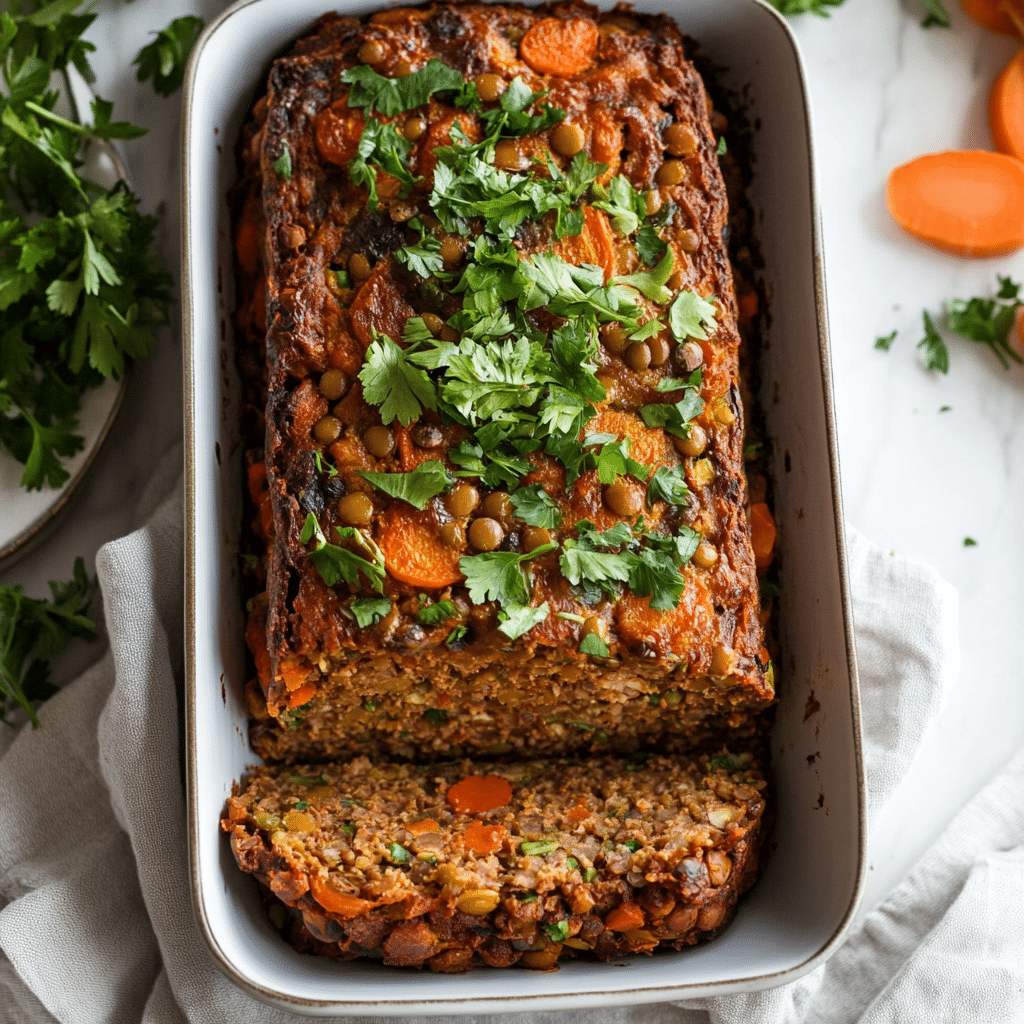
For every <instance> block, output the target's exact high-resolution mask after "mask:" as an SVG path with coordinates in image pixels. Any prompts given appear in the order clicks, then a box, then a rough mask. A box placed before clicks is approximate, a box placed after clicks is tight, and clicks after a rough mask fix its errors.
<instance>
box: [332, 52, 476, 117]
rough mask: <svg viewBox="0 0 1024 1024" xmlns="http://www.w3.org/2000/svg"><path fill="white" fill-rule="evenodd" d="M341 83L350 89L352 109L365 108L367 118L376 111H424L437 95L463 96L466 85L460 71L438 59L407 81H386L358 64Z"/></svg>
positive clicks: (367, 67) (346, 74) (401, 79)
mask: <svg viewBox="0 0 1024 1024" xmlns="http://www.w3.org/2000/svg"><path fill="white" fill-rule="evenodd" d="M341 80H342V81H343V82H345V83H346V84H347V85H349V86H351V88H350V89H349V93H348V105H349V106H350V107H362V108H363V109H365V110H366V112H367V114H369V113H371V112H372V111H373V110H374V109H375V108H376V109H377V110H379V111H380V112H381V113H382V114H385V115H387V116H391V115H394V114H401V113H402V112H403V111H405V110H412V109H414V108H415V107H422V106H423V104H424V103H426V102H427V100H429V99H430V97H431V96H433V94H434V93H436V92H461V90H462V87H463V85H464V83H465V79H464V78H463V77H462V75H461V74H460V73H459V72H458V71H455V70H454V69H453V68H450V67H447V66H446V65H445V64H442V63H441V61H439V60H438V59H437V58H436V57H432V58H431V59H430V60H429V61H427V63H426V66H425V67H422V68H420V69H419V70H418V71H414V72H413V73H412V74H411V75H406V76H405V77H404V78H385V77H384V76H383V75H380V74H378V73H377V72H376V71H374V70H373V68H372V67H370V66H369V65H368V64H357V65H356V66H355V67H352V68H346V69H345V70H344V71H342V73H341Z"/></svg>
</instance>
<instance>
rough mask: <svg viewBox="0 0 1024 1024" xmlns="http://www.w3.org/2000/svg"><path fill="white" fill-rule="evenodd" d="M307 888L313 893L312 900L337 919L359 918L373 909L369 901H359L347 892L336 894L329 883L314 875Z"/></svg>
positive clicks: (336, 891)
mask: <svg viewBox="0 0 1024 1024" xmlns="http://www.w3.org/2000/svg"><path fill="white" fill-rule="evenodd" d="M309 888H310V890H311V891H312V893H313V899H315V900H316V901H317V903H319V904H320V906H321V907H323V908H324V910H329V911H330V912H331V913H332V914H337V915H338V916H339V917H360V916H362V915H363V914H366V913H368V912H369V911H370V910H371V908H372V907H373V904H372V903H371V902H370V901H369V900H363V899H360V898H359V897H358V896H352V895H350V894H349V893H347V892H338V890H337V889H335V888H334V886H333V885H331V883H330V882H328V881H325V880H324V879H322V878H321V877H320V876H319V875H314V876H313V877H312V878H311V879H310V880H309Z"/></svg>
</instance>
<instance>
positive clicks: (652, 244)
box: [636, 224, 668, 267]
mask: <svg viewBox="0 0 1024 1024" xmlns="http://www.w3.org/2000/svg"><path fill="white" fill-rule="evenodd" d="M636 251H637V253H638V254H639V256H640V259H642V260H643V261H644V263H646V264H647V266H649V267H653V266H654V264H655V263H657V262H658V261H659V260H660V259H661V258H662V257H663V256H664V255H665V253H666V252H667V251H668V244H667V243H666V242H664V241H662V239H661V236H660V235H659V234H658V231H657V229H656V228H655V227H654V225H653V224H645V225H644V226H643V227H642V228H641V229H640V231H639V233H638V234H637V236H636Z"/></svg>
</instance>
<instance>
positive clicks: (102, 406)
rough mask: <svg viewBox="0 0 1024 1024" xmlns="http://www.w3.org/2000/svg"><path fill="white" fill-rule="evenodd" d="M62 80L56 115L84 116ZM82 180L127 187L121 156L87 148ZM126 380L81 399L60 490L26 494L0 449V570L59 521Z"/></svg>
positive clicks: (79, 82)
mask: <svg viewBox="0 0 1024 1024" xmlns="http://www.w3.org/2000/svg"><path fill="white" fill-rule="evenodd" d="M70 72H71V73H70V74H69V75H68V79H67V86H68V90H69V91H70V93H71V97H70V99H68V98H66V94H65V96H64V97H62V98H63V104H64V105H63V106H59V107H58V108H57V112H58V113H59V114H61V115H62V116H64V117H76V116H77V111H80V110H84V111H86V112H88V109H89V102H90V100H91V98H92V92H91V91H90V89H89V86H88V85H87V84H86V82H85V80H84V79H83V78H82V77H81V75H79V74H78V73H77V72H76V71H75V70H74V68H71V69H70ZM82 174H83V176H85V177H88V178H91V179H92V180H93V181H95V182H97V183H98V184H100V185H102V186H103V187H104V188H110V187H111V186H113V185H114V184H116V183H117V181H118V180H119V179H121V178H123V179H124V180H125V181H128V182H130V178H129V176H128V170H127V168H126V167H125V164H124V160H123V158H122V156H121V154H119V153H117V152H115V151H114V149H113V148H112V147H111V146H109V145H107V144H105V143H102V144H96V143H94V144H93V145H91V146H90V148H89V150H88V152H87V153H86V158H85V165H84V167H83V170H82ZM126 386H127V375H126V376H125V377H123V378H122V379H121V380H119V381H118V380H111V379H108V380H105V381H104V382H103V383H102V384H101V385H100V386H99V387H98V388H93V389H91V390H89V391H87V392H86V393H85V394H84V395H83V396H82V408H81V409H80V411H79V416H78V428H77V430H76V431H75V433H77V434H78V435H79V436H81V438H82V439H83V441H84V442H85V443H84V445H83V447H82V450H81V451H80V452H78V454H77V455H75V456H74V457H73V458H71V459H62V460H61V464H62V465H63V466H64V468H65V469H66V470H67V471H68V474H69V475H68V478H67V480H65V481H64V483H63V484H61V486H60V487H57V488H54V487H50V486H48V485H44V486H43V488H42V490H38V491H26V490H25V488H24V487H22V486H21V475H22V473H23V472H24V469H25V467H24V466H23V465H22V464H21V463H20V462H18V461H17V460H16V459H14V458H13V457H12V456H11V455H10V454H9V453H8V452H7V451H6V450H5V449H3V448H0V507H2V508H3V515H2V516H0V568H3V567H5V566H7V565H9V564H11V563H12V562H14V561H16V560H17V559H18V558H20V557H21V556H22V555H24V554H27V553H28V552H29V551H30V550H31V549H32V548H33V546H34V545H35V544H36V543H38V542H39V541H40V540H42V539H43V537H44V536H45V535H46V533H47V531H48V529H49V528H50V527H51V526H53V525H54V524H55V523H56V522H57V521H58V519H59V518H60V513H61V512H62V511H63V510H64V509H65V508H66V507H67V504H68V502H69V501H70V500H71V498H72V496H73V495H74V493H75V491H77V490H78V487H79V486H80V485H81V483H82V481H83V480H84V479H85V475H86V473H88V471H89V468H90V467H91V466H92V464H93V462H94V461H95V459H96V456H97V455H98V454H99V451H100V448H101V447H102V445H103V442H104V441H105V440H106V437H107V434H108V433H109V431H110V428H111V427H112V426H113V425H114V420H115V419H116V417H117V413H118V410H119V409H120V408H121V402H122V400H123V399H124V392H125V388H126Z"/></svg>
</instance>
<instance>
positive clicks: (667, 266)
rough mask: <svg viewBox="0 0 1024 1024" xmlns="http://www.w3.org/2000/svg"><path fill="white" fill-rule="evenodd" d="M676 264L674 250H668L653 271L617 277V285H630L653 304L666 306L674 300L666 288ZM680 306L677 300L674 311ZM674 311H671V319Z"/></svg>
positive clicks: (640, 271) (673, 306)
mask: <svg viewBox="0 0 1024 1024" xmlns="http://www.w3.org/2000/svg"><path fill="white" fill-rule="evenodd" d="M674 263H675V258H674V257H673V255H672V250H671V249H667V250H666V252H665V255H664V256H662V258H661V260H660V261H659V262H658V265H657V266H656V267H655V268H654V269H653V270H639V271H637V272H636V273H635V274H628V275H627V276H626V277H617V278H615V282H616V284H628V285H630V286H632V287H633V288H636V289H637V291H639V292H642V293H643V294H644V295H646V296H647V298H649V299H650V300H651V301H652V302H658V303H661V304H662V305H664V303H666V302H669V301H670V300H671V298H672V292H671V291H669V289H668V288H666V287H665V282H666V281H667V280H668V279H669V278H670V277H671V276H672V268H673V266H674ZM684 294H686V293H684ZM678 305H679V300H678V299H677V300H676V302H675V303H673V305H672V310H674V309H675V308H676V307H677V306H678ZM672 310H669V314H670V317H671V313H672Z"/></svg>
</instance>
